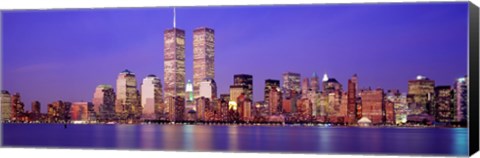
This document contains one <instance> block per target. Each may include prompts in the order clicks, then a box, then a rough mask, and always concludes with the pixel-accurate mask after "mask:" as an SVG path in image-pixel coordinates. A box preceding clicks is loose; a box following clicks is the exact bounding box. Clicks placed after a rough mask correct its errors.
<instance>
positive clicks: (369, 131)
mask: <svg viewBox="0 0 480 158" xmlns="http://www.w3.org/2000/svg"><path fill="white" fill-rule="evenodd" d="M2 126H3V145H4V146H10V147H42V148H45V147H47V148H48V147H51V148H58V147H61V148H95V149H138V150H176V151H178V150H182V151H222V152H224V151H230V152H281V153H319V154H322V153H323V154H326V153H335V154H395V155H405V154H406V155H447V156H467V155H468V129H467V128H355V127H334V128H331V127H329V128H325V127H300V126H295V127H288V126H286V127H284V126H231V125H230V126H206V125H68V128H66V129H65V128H64V126H63V124H4V125H2Z"/></svg>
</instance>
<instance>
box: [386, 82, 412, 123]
mask: <svg viewBox="0 0 480 158" xmlns="http://www.w3.org/2000/svg"><path fill="white" fill-rule="evenodd" d="M386 101H389V102H393V104H394V105H393V107H394V113H395V123H396V124H400V123H407V116H408V114H409V109H408V104H407V95H406V94H404V93H403V94H402V93H400V91H399V90H389V91H388V92H387V94H386Z"/></svg>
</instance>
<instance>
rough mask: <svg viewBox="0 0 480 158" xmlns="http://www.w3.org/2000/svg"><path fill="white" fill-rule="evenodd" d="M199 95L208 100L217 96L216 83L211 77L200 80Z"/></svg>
mask: <svg viewBox="0 0 480 158" xmlns="http://www.w3.org/2000/svg"><path fill="white" fill-rule="evenodd" d="M199 96H200V97H205V98H208V99H210V100H213V99H214V98H217V83H215V80H213V79H212V78H205V79H203V81H202V82H200V89H199Z"/></svg>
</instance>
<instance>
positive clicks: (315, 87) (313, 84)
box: [310, 72, 320, 93]
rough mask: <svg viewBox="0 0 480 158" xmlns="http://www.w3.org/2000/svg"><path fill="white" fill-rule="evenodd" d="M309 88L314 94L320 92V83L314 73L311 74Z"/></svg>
mask: <svg viewBox="0 0 480 158" xmlns="http://www.w3.org/2000/svg"><path fill="white" fill-rule="evenodd" d="M310 88H311V91H312V92H314V93H317V92H319V91H320V81H319V78H318V75H317V73H316V72H314V73H313V75H312V78H311V79H310Z"/></svg>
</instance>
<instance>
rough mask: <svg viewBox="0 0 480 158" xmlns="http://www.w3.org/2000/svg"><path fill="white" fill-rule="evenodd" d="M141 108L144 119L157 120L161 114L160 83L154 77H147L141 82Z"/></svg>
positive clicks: (161, 93)
mask: <svg viewBox="0 0 480 158" xmlns="http://www.w3.org/2000/svg"><path fill="white" fill-rule="evenodd" d="M141 96H142V101H141V102H142V108H143V115H142V117H143V118H144V119H157V118H158V116H159V115H160V114H161V113H163V110H164V109H163V108H162V104H163V92H162V83H161V81H160V79H159V78H158V77H157V76H155V75H148V76H147V77H145V78H144V79H143V82H142V95H141Z"/></svg>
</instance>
